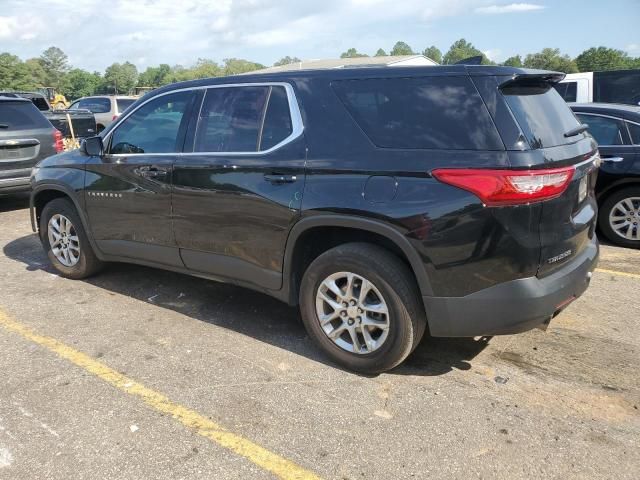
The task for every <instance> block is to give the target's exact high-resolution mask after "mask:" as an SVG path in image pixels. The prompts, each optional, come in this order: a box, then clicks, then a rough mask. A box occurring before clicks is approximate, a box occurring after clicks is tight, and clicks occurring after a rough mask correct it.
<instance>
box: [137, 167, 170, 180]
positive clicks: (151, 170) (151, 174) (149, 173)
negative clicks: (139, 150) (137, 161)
mask: <svg viewBox="0 0 640 480" xmlns="http://www.w3.org/2000/svg"><path fill="white" fill-rule="evenodd" d="M138 172H139V173H140V175H142V176H143V177H147V178H157V177H164V176H165V175H166V174H167V173H169V170H168V169H166V168H161V167H140V168H139V169H138Z"/></svg>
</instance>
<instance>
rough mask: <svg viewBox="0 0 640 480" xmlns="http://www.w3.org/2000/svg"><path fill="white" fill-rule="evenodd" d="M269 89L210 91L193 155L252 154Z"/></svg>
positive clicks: (256, 142) (256, 148)
mask: <svg viewBox="0 0 640 480" xmlns="http://www.w3.org/2000/svg"><path fill="white" fill-rule="evenodd" d="M268 93H269V87H229V88H211V89H209V90H207V94H206V96H205V98H204V102H203V105H202V109H201V111H200V119H199V121H198V128H197V131H196V142H195V151H196V152H255V151H257V150H258V135H259V132H260V125H261V123H262V118H263V115H264V108H265V104H266V102H267V95H268Z"/></svg>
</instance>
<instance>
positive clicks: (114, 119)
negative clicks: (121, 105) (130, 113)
mask: <svg viewBox="0 0 640 480" xmlns="http://www.w3.org/2000/svg"><path fill="white" fill-rule="evenodd" d="M119 116H120V115H114V116H113V118H112V119H111V121H112V122H115V121H116V120H117V119H118V117H119Z"/></svg>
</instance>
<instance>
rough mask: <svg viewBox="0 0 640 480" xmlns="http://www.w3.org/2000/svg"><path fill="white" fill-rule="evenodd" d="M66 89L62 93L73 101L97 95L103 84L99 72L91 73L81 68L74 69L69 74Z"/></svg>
mask: <svg viewBox="0 0 640 480" xmlns="http://www.w3.org/2000/svg"><path fill="white" fill-rule="evenodd" d="M66 80H67V81H66V84H67V86H66V89H65V90H64V91H63V92H62V93H64V95H65V96H66V97H68V98H69V99H71V100H74V99H76V98H80V97H88V96H89V95H93V94H94V93H96V92H97V91H98V89H99V87H100V85H101V83H102V76H101V75H100V74H99V73H98V72H93V73H89V72H87V71H86V70H82V69H80V68H73V69H71V70H70V71H69V73H67V78H66Z"/></svg>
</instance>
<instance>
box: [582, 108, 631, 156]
mask: <svg viewBox="0 0 640 480" xmlns="http://www.w3.org/2000/svg"><path fill="white" fill-rule="evenodd" d="M573 113H574V114H576V115H591V116H592V117H603V118H610V119H611V120H617V121H618V122H622V124H623V125H624V128H625V130H626V131H627V135H628V136H629V140H630V141H632V142H633V138H631V132H630V131H629V127H628V126H627V122H629V123H633V124H634V125H638V126H640V124H638V123H636V122H631V121H629V120H625V119H624V118H620V117H614V116H613V115H605V114H603V113H592V112H573ZM635 146H637V145H636V144H634V143H630V144H628V145H626V144H624V143H623V144H622V145H604V144H600V143H599V144H598V147H615V148H618V147H623V148H625V147H626V148H629V147H635Z"/></svg>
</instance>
